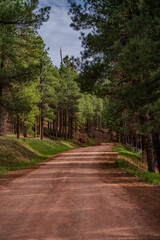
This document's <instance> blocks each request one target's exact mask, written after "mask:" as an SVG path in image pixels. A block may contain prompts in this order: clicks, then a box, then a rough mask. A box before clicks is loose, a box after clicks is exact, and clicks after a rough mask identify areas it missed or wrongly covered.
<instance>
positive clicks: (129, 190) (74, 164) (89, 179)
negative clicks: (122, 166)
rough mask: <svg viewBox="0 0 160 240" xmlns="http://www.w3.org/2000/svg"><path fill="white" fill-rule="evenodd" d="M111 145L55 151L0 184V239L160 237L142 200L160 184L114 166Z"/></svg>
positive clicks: (155, 215)
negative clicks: (24, 172)
mask: <svg viewBox="0 0 160 240" xmlns="http://www.w3.org/2000/svg"><path fill="white" fill-rule="evenodd" d="M111 148H112V145H110V144H102V145H100V146H93V147H87V148H80V149H74V150H71V151H67V152H65V153H61V154H58V155H57V156H56V157H53V159H52V158H51V160H50V161H49V162H47V163H46V164H44V165H43V166H41V167H40V168H39V169H36V170H35V171H32V172H31V173H29V174H27V175H24V176H23V177H20V178H17V179H15V180H14V181H12V182H10V183H9V184H8V185H6V186H4V187H3V188H1V190H0V240H104V239H105V240H160V222H159V220H160V218H159V217H160V216H159V213H157V210H156V209H154V206H155V205H154V206H150V202H148V205H147V206H150V207H147V208H148V209H146V205H144V204H147V201H152V198H153V197H154V195H155V198H156V199H157V197H158V198H159V197H160V189H159V188H158V187H154V186H151V185H147V184H144V183H142V182H141V181H139V180H138V179H136V178H133V177H132V176H129V175H127V174H125V173H123V172H122V171H120V170H119V169H117V168H115V166H114V161H113V159H114V158H116V154H115V153H113V152H111ZM144 189H145V191H144V192H143V190H144ZM150 192H151V193H152V196H151V195H150ZM156 194H158V195H156ZM149 197H150V198H151V200H148V199H149ZM157 200H159V199H157ZM156 206H157V208H158V205H156Z"/></svg>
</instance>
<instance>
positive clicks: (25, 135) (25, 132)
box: [23, 125, 28, 138]
mask: <svg viewBox="0 0 160 240" xmlns="http://www.w3.org/2000/svg"><path fill="white" fill-rule="evenodd" d="M23 135H24V138H27V137H28V135H27V127H26V126H25V125H24V134H23Z"/></svg>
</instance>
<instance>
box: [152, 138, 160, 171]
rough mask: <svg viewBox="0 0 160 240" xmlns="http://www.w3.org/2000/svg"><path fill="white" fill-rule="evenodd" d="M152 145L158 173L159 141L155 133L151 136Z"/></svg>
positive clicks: (159, 159)
mask: <svg viewBox="0 0 160 240" xmlns="http://www.w3.org/2000/svg"><path fill="white" fill-rule="evenodd" d="M153 144H154V150H155V160H156V162H157V166H158V170H159V173H160V140H159V135H158V134H157V133H155V134H154V135H153Z"/></svg>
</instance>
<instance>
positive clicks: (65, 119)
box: [64, 109, 67, 140]
mask: <svg viewBox="0 0 160 240" xmlns="http://www.w3.org/2000/svg"><path fill="white" fill-rule="evenodd" d="M64 123H65V124H64V129H65V140H67V110H66V109H65V114H64Z"/></svg>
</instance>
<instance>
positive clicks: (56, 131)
mask: <svg viewBox="0 0 160 240" xmlns="http://www.w3.org/2000/svg"><path fill="white" fill-rule="evenodd" d="M55 127H56V128H55V136H56V138H57V137H58V110H57V114H56V126H55Z"/></svg>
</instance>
